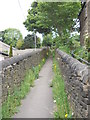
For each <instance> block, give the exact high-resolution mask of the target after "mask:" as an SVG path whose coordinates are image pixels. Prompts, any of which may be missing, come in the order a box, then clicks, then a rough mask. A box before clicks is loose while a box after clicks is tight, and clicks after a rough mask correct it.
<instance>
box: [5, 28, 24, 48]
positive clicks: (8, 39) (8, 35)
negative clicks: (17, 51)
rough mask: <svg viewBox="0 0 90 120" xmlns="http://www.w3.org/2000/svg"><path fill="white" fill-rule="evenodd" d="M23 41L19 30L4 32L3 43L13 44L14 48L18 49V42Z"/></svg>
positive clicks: (9, 29) (10, 29) (12, 29)
mask: <svg viewBox="0 0 90 120" xmlns="http://www.w3.org/2000/svg"><path fill="white" fill-rule="evenodd" d="M22 39H23V36H22V34H21V32H20V31H19V30H18V29H15V28H8V29H6V30H5V31H4V35H3V42H5V43H6V44H8V45H10V44H12V46H13V47H16V43H17V41H18V40H22Z"/></svg>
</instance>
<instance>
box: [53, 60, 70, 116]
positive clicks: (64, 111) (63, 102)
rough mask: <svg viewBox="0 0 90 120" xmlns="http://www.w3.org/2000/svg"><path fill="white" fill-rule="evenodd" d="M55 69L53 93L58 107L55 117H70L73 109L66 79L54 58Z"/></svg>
mask: <svg viewBox="0 0 90 120" xmlns="http://www.w3.org/2000/svg"><path fill="white" fill-rule="evenodd" d="M53 70H54V74H55V75H54V79H53V94H54V101H55V102H56V107H57V111H55V118H65V117H66V115H68V116H67V117H68V118H70V117H71V109H70V105H69V102H68V99H67V94H66V91H65V85H64V80H63V78H62V75H61V72H60V69H59V66H58V64H57V62H56V60H54V63H53Z"/></svg>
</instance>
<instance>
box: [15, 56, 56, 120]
mask: <svg viewBox="0 0 90 120" xmlns="http://www.w3.org/2000/svg"><path fill="white" fill-rule="evenodd" d="M52 79H53V71H52V59H51V58H49V59H48V60H47V61H46V63H45V64H44V66H43V67H42V69H41V71H40V73H39V78H38V79H37V80H35V86H34V87H32V88H31V89H30V92H29V93H28V95H27V97H26V98H25V99H24V100H22V104H21V106H20V107H19V112H18V113H17V114H15V115H14V116H13V118H53V116H54V115H53V112H54V103H53V95H52V88H51V87H50V83H51V81H52Z"/></svg>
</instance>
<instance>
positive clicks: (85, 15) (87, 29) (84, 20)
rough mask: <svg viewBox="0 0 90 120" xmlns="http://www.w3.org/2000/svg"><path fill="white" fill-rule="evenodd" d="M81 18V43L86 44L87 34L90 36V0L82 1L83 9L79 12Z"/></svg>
mask: <svg viewBox="0 0 90 120" xmlns="http://www.w3.org/2000/svg"><path fill="white" fill-rule="evenodd" d="M79 20H80V43H81V45H82V46H84V45H85V38H86V36H88V37H90V0H87V1H86V2H84V3H82V9H81V11H80V13H79Z"/></svg>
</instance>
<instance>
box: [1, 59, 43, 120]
mask: <svg viewBox="0 0 90 120" xmlns="http://www.w3.org/2000/svg"><path fill="white" fill-rule="evenodd" d="M44 63H45V59H42V61H41V63H40V64H39V65H38V66H36V67H33V68H32V69H30V70H28V71H27V72H26V75H25V78H24V80H23V81H22V82H21V85H20V87H16V88H15V89H14V92H13V94H10V91H8V98H7V100H6V101H5V102H4V103H3V104H2V118H10V117H11V116H12V115H14V114H15V113H16V112H18V107H17V106H20V105H21V100H22V99H23V98H25V97H26V95H27V94H28V92H29V91H30V87H33V86H34V80H35V79H37V78H38V77H39V71H40V70H41V68H42V66H43V64H44Z"/></svg>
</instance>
